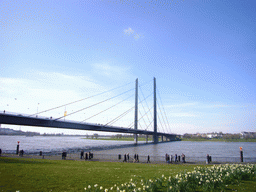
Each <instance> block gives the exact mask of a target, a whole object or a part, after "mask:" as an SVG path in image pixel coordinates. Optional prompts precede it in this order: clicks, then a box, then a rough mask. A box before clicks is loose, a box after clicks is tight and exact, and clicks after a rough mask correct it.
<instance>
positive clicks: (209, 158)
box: [206, 154, 212, 164]
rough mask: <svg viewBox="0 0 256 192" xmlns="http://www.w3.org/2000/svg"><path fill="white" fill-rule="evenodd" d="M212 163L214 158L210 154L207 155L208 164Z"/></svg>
mask: <svg viewBox="0 0 256 192" xmlns="http://www.w3.org/2000/svg"><path fill="white" fill-rule="evenodd" d="M211 161H212V156H210V155H209V154H207V155H206V164H209V163H210V162H211Z"/></svg>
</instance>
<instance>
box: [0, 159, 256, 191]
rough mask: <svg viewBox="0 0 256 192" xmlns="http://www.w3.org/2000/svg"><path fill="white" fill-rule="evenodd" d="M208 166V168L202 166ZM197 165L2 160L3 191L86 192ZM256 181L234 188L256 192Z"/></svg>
mask: <svg viewBox="0 0 256 192" xmlns="http://www.w3.org/2000/svg"><path fill="white" fill-rule="evenodd" d="M201 166H202V167H206V165H201ZM194 167H196V165H187V164H185V165H172V164H171V165H167V164H140V163H115V162H92V161H68V160H66V161H65V160H46V159H23V158H8V157H0V177H1V179H0V190H3V191H20V192H22V191H84V188H85V187H88V185H91V186H94V185H95V184H98V185H99V186H103V188H109V187H111V186H113V185H115V184H117V185H118V184H122V183H126V182H128V181H130V179H131V178H133V179H134V180H136V179H138V180H140V179H142V178H143V179H153V178H155V177H157V178H160V177H162V174H164V175H165V176H175V175H176V174H178V173H181V172H187V171H192V170H193V169H194ZM255 186H256V180H254V181H245V182H242V183H241V184H239V185H229V186H228V187H227V189H228V188H230V189H237V190H238V191H241V190H242V189H243V190H244V189H248V190H246V191H250V190H253V191H255V190H256V187H255Z"/></svg>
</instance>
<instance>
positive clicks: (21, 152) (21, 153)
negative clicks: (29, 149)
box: [20, 149, 24, 157]
mask: <svg viewBox="0 0 256 192" xmlns="http://www.w3.org/2000/svg"><path fill="white" fill-rule="evenodd" d="M23 154H24V151H23V149H22V150H20V156H21V157H23Z"/></svg>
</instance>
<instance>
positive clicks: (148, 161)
mask: <svg viewBox="0 0 256 192" xmlns="http://www.w3.org/2000/svg"><path fill="white" fill-rule="evenodd" d="M147 163H150V156H149V155H148V160H147Z"/></svg>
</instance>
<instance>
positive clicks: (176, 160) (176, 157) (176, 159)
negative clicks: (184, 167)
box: [175, 154, 178, 162]
mask: <svg viewBox="0 0 256 192" xmlns="http://www.w3.org/2000/svg"><path fill="white" fill-rule="evenodd" d="M175 162H178V156H177V154H175Z"/></svg>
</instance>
